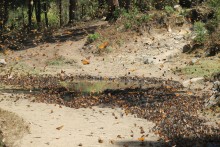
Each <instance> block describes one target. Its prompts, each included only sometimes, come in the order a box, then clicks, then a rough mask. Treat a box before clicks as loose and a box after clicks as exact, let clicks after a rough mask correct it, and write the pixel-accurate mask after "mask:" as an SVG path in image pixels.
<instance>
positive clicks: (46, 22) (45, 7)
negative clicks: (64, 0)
mask: <svg viewBox="0 0 220 147" xmlns="http://www.w3.org/2000/svg"><path fill="white" fill-rule="evenodd" d="M43 11H44V18H45V24H46V27H47V28H48V26H49V23H48V17H47V2H44V4H43Z"/></svg>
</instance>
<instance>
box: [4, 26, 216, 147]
mask: <svg viewBox="0 0 220 147" xmlns="http://www.w3.org/2000/svg"><path fill="white" fill-rule="evenodd" d="M97 25H102V26H105V27H108V28H110V29H106V30H108V31H107V32H105V33H103V32H102V31H101V30H102V29H101V28H99V29H97V30H95V29H94V30H92V31H100V33H101V34H102V33H103V35H104V34H108V33H109V34H111V29H112V28H111V25H109V24H106V22H98V24H97ZM83 27H85V26H81V27H80V29H78V30H76V29H72V28H64V29H63V30H60V31H57V32H56V33H54V36H55V37H54V38H56V36H58V37H57V38H56V40H59V39H60V41H57V42H55V43H43V44H42V43H41V44H39V45H37V46H35V47H32V48H29V49H25V50H20V51H14V52H12V51H7V53H5V54H4V55H3V54H2V55H0V58H4V59H5V60H6V62H7V65H6V66H4V67H1V68H0V70H1V75H3V74H8V73H10V74H11V72H13V74H15V73H18V74H22V73H23V74H26V73H29V74H33V75H45V74H48V75H54V76H56V75H57V74H65V75H71V76H79V75H81V76H91V77H104V78H120V77H143V78H144V77H152V78H153V77H156V78H162V79H165V80H175V81H179V82H180V83H182V84H183V85H184V87H185V89H191V90H193V91H194V92H195V93H197V94H201V93H202V92H206V93H209V94H211V91H210V88H211V86H212V84H211V83H210V82H208V81H206V80H204V79H203V76H204V73H201V71H200V72H199V71H198V72H194V70H195V69H197V68H198V70H199V68H201V67H200V66H199V67H197V66H198V65H201V66H204V68H206V66H207V65H210V64H211V65H212V63H217V66H218V63H220V59H219V58H218V57H217V56H216V57H210V58H203V57H201V58H197V57H195V55H196V54H199V52H198V53H196V54H183V53H182V48H183V46H184V45H186V44H188V43H189V41H190V40H188V39H187V37H188V36H189V35H190V33H191V27H192V26H191V25H190V24H184V26H182V27H176V28H171V29H172V30H167V29H165V28H160V29H156V28H155V29H154V28H152V29H150V30H149V31H148V32H144V33H143V34H142V35H137V34H132V33H125V34H123V33H122V34H121V35H122V37H121V38H122V39H120V38H118V37H116V39H118V40H117V41H118V42H121V43H120V45H115V44H114V43H113V42H111V43H110V45H109V48H108V50H107V51H102V50H100V49H99V48H98V47H97V46H99V44H94V43H93V44H89V45H85V44H86V41H87V37H86V35H85V34H84V33H81V32H80V31H84V30H86V28H83ZM82 28H83V29H82ZM88 28H89V29H90V28H93V27H88ZM74 31H75V32H76V34H74V33H75V32H74ZM90 31H91V30H90ZM87 32H88V30H87ZM124 35H127V36H124ZM128 36H129V37H128ZM59 37H60V38H59ZM112 37H113V38H114V35H112ZM101 43H102V42H101ZM204 61H206V62H204ZM203 64H204V65H203ZM195 65H197V66H195ZM214 65H216V64H213V66H214ZM214 68H216V67H213V69H214ZM213 69H212V67H210V69H208V70H211V71H210V72H212V70H213ZM189 72H190V73H189ZM13 74H11V75H10V76H11V77H12V78H13ZM208 74H211V73H209V72H208ZM17 97H21V98H20V99H19V100H18V99H16V98H17ZM22 97H23V94H10V93H6V92H1V95H0V108H1V109H3V110H6V111H7V113H10V114H8V115H7V116H8V117H9V116H12V117H11V119H8V120H4V121H0V130H1V131H2V132H3V133H2V134H3V137H4V138H5V140H4V141H5V143H6V144H7V145H9V146H22V147H23V146H53V147H54V146H86V147H90V146H91V147H92V146H96V147H97V146H126V145H127V146H140V144H141V143H142V141H141V140H142V139H143V135H145V136H146V135H147V136H148V137H145V138H146V139H144V141H146V142H147V144H146V145H153V146H162V144H161V143H160V141H158V140H159V139H160V135H159V134H155V133H153V132H152V129H153V127H154V126H155V123H153V122H152V121H150V120H149V121H148V120H146V119H141V118H135V117H134V116H133V115H130V114H129V115H126V116H125V115H124V116H122V115H121V114H123V113H124V111H123V110H121V109H119V108H114V109H112V108H101V107H97V106H95V107H92V108H80V109H73V108H68V107H65V106H59V105H54V104H45V103H36V102H31V101H30V100H27V99H24V98H22ZM6 111H4V113H6ZM0 112H1V111H0ZM2 112H3V111H2ZM11 112H12V113H11ZM113 114H114V115H113ZM14 115H16V119H14V117H15V116H14ZM2 116H3V115H0V120H1V119H7V117H6V118H5V117H2ZM17 117H18V118H17ZM19 117H20V118H22V120H20V118H19ZM116 117H117V118H116ZM16 120H19V121H16ZM2 122H3V123H4V122H7V124H8V123H9V122H12V124H15V125H9V126H6V127H8V128H4V127H3V129H2V126H4V125H3V123H2ZM15 122H16V123H15ZM209 122H210V124H215V123H216V124H217V125H220V118H219V115H218V114H217V116H215V117H211V119H210V121H209ZM213 122H214V123H213ZM207 123H208V122H207ZM9 124H10V123H9ZM9 128H10V129H9ZM11 128H13V129H11ZM16 128H18V129H16ZM140 128H142V129H143V130H144V131H145V133H140V130H142V129H140ZM11 130H15V131H14V132H13V131H11ZM16 133H18V134H19V135H17V134H16ZM11 136H13V137H11ZM21 136H23V137H21Z"/></svg>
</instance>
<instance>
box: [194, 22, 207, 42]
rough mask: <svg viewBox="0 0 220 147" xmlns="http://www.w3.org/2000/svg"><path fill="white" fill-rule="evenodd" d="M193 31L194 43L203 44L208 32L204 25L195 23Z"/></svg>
mask: <svg viewBox="0 0 220 147" xmlns="http://www.w3.org/2000/svg"><path fill="white" fill-rule="evenodd" d="M193 29H194V33H195V35H196V37H195V38H194V41H195V42H196V43H199V44H202V43H204V42H205V41H206V39H207V37H208V31H207V29H206V28H205V24H204V23H203V22H200V21H198V22H195V23H194V26H193Z"/></svg>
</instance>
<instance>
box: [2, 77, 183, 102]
mask: <svg viewBox="0 0 220 147" xmlns="http://www.w3.org/2000/svg"><path fill="white" fill-rule="evenodd" d="M9 83H10V84H9ZM165 84H167V85H171V86H172V84H173V85H175V86H174V87H176V85H178V86H181V85H180V84H179V83H178V82H175V81H164V80H161V79H154V78H127V77H126V78H125V77H124V78H117V79H104V78H66V79H64V80H60V79H59V78H57V77H52V78H51V77H50V78H45V77H34V78H33V77H31V78H27V77H22V78H18V79H14V80H12V81H8V82H7V83H6V84H4V85H3V84H2V85H0V92H2V93H11V94H32V95H34V94H41V93H43V94H48V95H50V94H55V95H58V96H59V97H60V98H62V99H64V100H66V101H69V100H71V99H73V98H76V97H82V96H91V95H99V94H101V93H105V92H106V91H109V90H110V91H117V90H125V89H127V90H128V89H136V90H138V89H139V90H141V89H142V90H143V89H148V88H158V87H161V86H162V85H165Z"/></svg>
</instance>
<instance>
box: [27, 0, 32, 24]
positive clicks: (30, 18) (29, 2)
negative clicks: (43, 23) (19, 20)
mask: <svg viewBox="0 0 220 147" xmlns="http://www.w3.org/2000/svg"><path fill="white" fill-rule="evenodd" d="M32 10H33V0H28V26H29V28H31V26H32Z"/></svg>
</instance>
